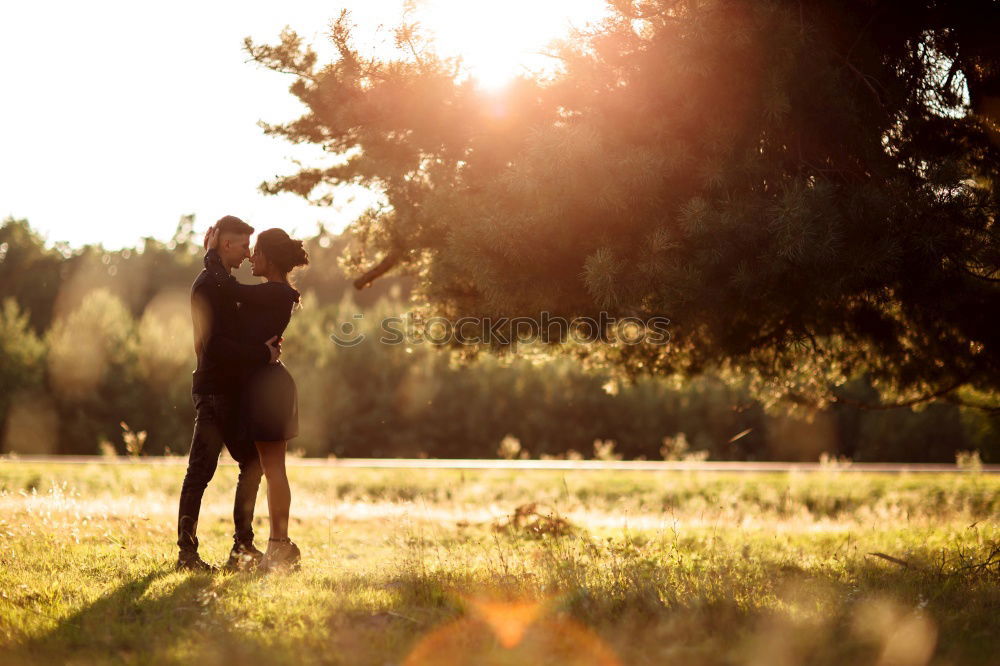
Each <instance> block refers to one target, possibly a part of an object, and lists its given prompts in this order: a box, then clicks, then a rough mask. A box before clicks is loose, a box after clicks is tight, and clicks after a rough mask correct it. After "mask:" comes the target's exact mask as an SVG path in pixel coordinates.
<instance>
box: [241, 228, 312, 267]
mask: <svg viewBox="0 0 1000 666" xmlns="http://www.w3.org/2000/svg"><path fill="white" fill-rule="evenodd" d="M250 263H251V264H252V265H253V274H254V275H259V276H263V275H267V274H269V273H271V272H277V273H280V274H281V275H288V273H289V272H290V271H291V270H292V269H293V268H296V267H298V266H305V265H307V264H308V263H309V254H308V253H307V252H306V251H305V249H304V248H303V247H302V241H300V240H295V239H294V238H289V236H288V234H286V233H285V232H284V231H283V230H282V229H267V230H266V231H262V232H260V235H259V236H257V243H256V244H255V245H254V248H253V256H251V257H250Z"/></svg>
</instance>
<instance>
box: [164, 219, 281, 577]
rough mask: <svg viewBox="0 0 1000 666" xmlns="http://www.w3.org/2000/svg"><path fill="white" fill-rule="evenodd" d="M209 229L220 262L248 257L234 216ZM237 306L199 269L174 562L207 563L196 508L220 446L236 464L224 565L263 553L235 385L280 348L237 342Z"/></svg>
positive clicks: (251, 459) (234, 264)
mask: <svg viewBox="0 0 1000 666" xmlns="http://www.w3.org/2000/svg"><path fill="white" fill-rule="evenodd" d="M215 228H216V229H218V232H219V244H218V252H219V255H220V257H221V258H222V262H223V264H224V265H225V266H226V268H228V269H230V270H232V269H234V268H238V267H239V265H240V264H242V263H243V260H244V259H247V258H249V256H250V234H252V233H253V227H251V226H250V225H249V224H247V223H246V222H244V221H243V220H241V219H239V218H238V217H233V216H231V215H227V216H226V217H223V218H222V219H220V220H219V221H218V222H217V223H216V225H215ZM238 307H239V306H238V304H237V303H236V302H235V301H234V300H233V299H232V298H227V297H226V296H225V294H224V293H223V292H222V290H221V289H220V288H219V287H218V286H217V285H216V283H215V281H213V280H212V279H211V278H209V276H208V274H207V272H206V271H202V272H201V274H200V275H199V276H198V277H197V279H195V281H194V284H193V285H192V286H191V318H192V320H193V323H194V348H195V354H196V355H197V357H198V366H197V369H196V370H195V371H194V376H193V383H192V388H191V397H192V400H193V401H194V407H195V421H194V434H193V435H192V437H191V452H190V454H189V455H188V467H187V472H186V473H185V475H184V483H183V485H182V486H181V496H180V507H179V510H178V519H177V546H178V547H179V548H180V554H179V556H178V558H177V567H178V568H179V569H192V570H199V571H211V570H213V569H214V567H213V566H212V565H210V564H208V563H207V562H205V561H204V560H202V559H201V557H200V556H199V555H198V537H197V528H198V514H199V513H200V510H201V499H202V496H203V495H204V494H205V488H207V487H208V482H209V481H211V480H212V477H213V476H214V475H215V469H216V467H217V465H218V462H219V454H220V453H222V447H223V445H224V446H225V447H226V448H227V449H229V453H230V454H231V455H232V457H233V458H234V459H235V460H236V462H237V463H239V468H240V475H239V480H238V482H237V484H236V500H235V503H234V505H233V523H234V524H235V528H236V529H235V535H234V537H233V540H234V544H233V549H232V551H231V552H230V557H229V561H228V562H227V564H226V566H227V567H228V568H242V567H243V566H245V565H248V564H253V563H255V562H256V561H259V559H260V557H261V556H262V553H261V552H260V551H259V550H257V549H256V548H255V547H254V545H253V511H254V505H255V504H256V502H257V489H258V487H259V486H260V478H261V473H262V472H261V466H260V460H259V458H258V455H257V450H256V448H255V446H254V443H253V441H251V440H250V438H249V436H248V433H247V432H246V428H245V427H244V424H243V419H242V418H241V416H240V410H239V404H240V387H241V385H242V383H243V380H244V376H245V374H246V368H248V367H250V366H253V365H255V364H259V363H262V362H267V361H269V362H272V363H274V362H276V361H277V360H278V357H279V356H280V355H281V351H280V349H279V348H278V343H279V342H280V341H278V340H276V339H275V338H271V339H270V340H268V341H267V343H265V344H264V345H246V344H241V343H239V342H237V341H236V339H237V336H236V334H235V331H234V327H235V325H236V312H237V308H238Z"/></svg>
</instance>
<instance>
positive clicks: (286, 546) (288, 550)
mask: <svg viewBox="0 0 1000 666" xmlns="http://www.w3.org/2000/svg"><path fill="white" fill-rule="evenodd" d="M301 559H302V553H300V552H299V547H298V546H296V545H295V544H294V543H292V540H291V539H269V540H268V544H267V552H266V553H264V559H263V560H261V562H260V570H261V571H263V572H265V573H266V572H269V571H298V569H299V561H300V560H301Z"/></svg>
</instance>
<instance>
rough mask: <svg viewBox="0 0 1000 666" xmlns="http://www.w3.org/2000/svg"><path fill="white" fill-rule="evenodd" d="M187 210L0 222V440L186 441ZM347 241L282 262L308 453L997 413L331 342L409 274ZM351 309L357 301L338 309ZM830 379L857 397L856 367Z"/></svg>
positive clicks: (847, 442)
mask: <svg viewBox="0 0 1000 666" xmlns="http://www.w3.org/2000/svg"><path fill="white" fill-rule="evenodd" d="M199 222H201V223H202V224H201V226H204V223H205V221H199ZM255 222H256V223H257V225H258V227H259V229H258V230H260V229H262V228H264V227H265V226H266V225H262V224H261V222H260V221H255ZM194 227H195V220H194V219H193V217H191V216H187V217H182V218H181V219H180V222H179V224H178V227H177V232H176V234H175V235H174V237H173V239H171V240H170V241H169V242H162V241H159V240H156V239H153V238H147V239H145V241H144V244H143V245H142V246H141V247H135V248H126V249H121V250H115V251H109V250H105V249H103V248H102V247H100V246H84V247H80V248H72V247H69V246H68V245H65V244H59V243H56V244H54V245H52V244H49V243H46V242H45V241H44V239H43V238H41V236H40V235H39V234H37V233H36V232H34V231H33V230H32V228H31V226H30V224H29V222H28V221H27V220H19V219H7V220H6V221H4V222H3V224H2V227H0V297H2V301H3V303H2V309H0V423H2V424H3V430H2V433H3V439H2V449H0V450H2V451H3V452H4V453H8V452H20V453H61V454H94V453H98V452H102V451H103V452H105V453H107V452H110V451H111V450H112V448H113V449H114V451H116V452H118V453H121V454H124V453H126V452H127V448H128V446H129V445H130V444H131V447H132V449H133V451H135V450H136V447H137V446H138V445H139V444H141V452H142V453H143V454H150V455H157V454H163V453H165V452H167V453H169V452H173V453H183V452H185V451H186V450H187V448H188V445H189V442H190V436H191V423H192V419H193V415H194V414H193V409H192V405H191V398H190V382H191V371H192V369H193V363H194V353H193V350H192V337H191V330H190V326H191V324H190V311H189V301H188V298H189V292H188V290H189V287H190V284H191V282H192V281H193V279H194V277H195V276H196V275H197V273H198V271H199V270H200V260H201V253H202V251H201V247H200V240H201V239H200V236H196V234H195V232H194ZM348 242H350V241H349V238H348V237H347V236H344V235H336V234H331V233H328V232H325V231H322V230H321V231H320V233H319V234H317V235H316V236H315V237H313V238H310V239H309V240H308V251H309V253H310V257H311V265H310V266H309V267H308V268H307V269H305V270H303V271H302V272H301V273H299V274H298V277H297V286H298V288H299V289H300V290H301V291H302V292H303V293H304V294H305V298H304V304H303V307H302V309H301V310H299V311H298V312H297V313H296V315H295V316H294V317H293V320H292V323H291V325H290V327H289V329H288V331H287V332H286V334H285V343H284V347H283V361H284V362H285V363H286V365H288V367H289V368H290V370H291V371H292V372H293V373H294V375H295V377H296V381H297V382H298V385H299V391H300V410H301V422H302V427H303V430H302V435H301V436H300V437H299V438H298V439H297V440H295V442H294V447H295V448H298V449H300V450H301V451H302V452H304V453H305V454H306V455H308V456H328V455H335V456H338V457H347V456H350V457H382V456H387V457H391V456H405V457H417V456H429V457H485V458H492V457H497V456H500V455H505V456H509V457H515V456H523V457H528V456H530V457H535V458H537V457H540V456H570V457H573V456H576V455H582V456H584V457H595V456H596V457H613V456H622V457H624V458H625V459H635V458H646V459H651V460H658V459H662V458H684V457H691V456H694V457H696V458H698V457H703V456H707V457H708V458H709V459H712V460H728V459H734V460H812V461H815V460H817V459H818V458H819V457H820V456H821V455H823V454H826V455H828V456H831V457H834V458H836V457H847V458H851V459H853V460H855V461H942V462H951V461H953V460H955V457H956V453H957V452H960V451H974V450H978V451H979V452H980V455H981V457H982V460H983V461H984V462H996V461H998V460H1000V415H997V414H995V413H993V414H991V413H989V412H984V411H980V410H976V409H972V408H967V407H960V406H957V405H954V404H950V403H944V402H932V403H930V404H924V405H920V406H919V407H917V408H915V409H909V408H901V409H899V408H897V409H888V410H863V409H857V408H855V407H851V406H849V405H845V404H837V405H834V406H832V407H829V408H827V409H824V410H821V411H819V412H817V413H815V415H814V416H813V417H812V418H811V419H807V418H802V417H801V416H800V415H798V414H796V415H794V416H791V415H788V414H785V413H782V411H781V410H782V409H783V408H782V407H780V406H779V405H765V404H762V402H760V401H759V400H757V399H755V398H754V395H753V394H752V392H751V391H750V390H749V388H748V387H747V386H745V385H743V384H742V383H740V382H734V381H732V380H731V379H730V380H728V381H723V380H722V379H720V378H719V377H716V376H713V375H706V376H702V377H700V378H696V379H694V380H691V381H688V382H684V383H676V382H671V381H668V380H665V379H652V378H641V379H639V380H638V381H637V382H636V383H635V384H634V385H628V384H617V383H616V382H613V381H609V376H608V375H607V374H606V373H603V372H600V371H588V370H587V369H585V368H584V367H582V366H581V364H580V363H578V362H577V361H575V360H574V359H572V358H570V357H556V358H555V359H552V360H548V361H546V362H539V361H538V359H535V358H532V357H530V356H529V357H507V358H497V357H494V356H490V355H483V356H482V357H481V358H480V359H479V360H478V361H476V362H474V363H471V364H461V363H456V362H454V360H453V359H452V358H451V356H450V354H449V352H448V351H446V350H443V349H435V348H434V347H433V345H432V344H430V343H427V342H424V343H413V344H403V345H385V344H381V343H379V342H378V341H377V340H376V339H374V337H375V336H369V338H368V339H367V340H366V341H365V342H363V343H361V344H359V345H358V346H355V347H339V346H337V345H335V344H334V343H333V342H332V341H331V340H330V339H329V335H330V333H331V332H333V331H334V330H335V327H336V326H337V325H339V324H340V323H341V322H345V321H355V322H358V321H360V326H361V329H362V330H363V331H364V330H366V329H368V330H369V331H377V322H378V321H379V320H380V318H382V317H385V316H394V315H397V316H398V315H403V314H404V313H406V312H407V311H408V310H409V308H410V306H409V303H408V298H409V295H410V291H411V287H412V283H411V282H410V281H409V279H408V278H405V277H395V276H393V275H389V276H386V277H384V278H382V279H380V280H378V281H376V282H375V283H374V284H373V286H372V287H370V288H368V289H365V290H362V291H357V290H355V289H354V287H353V286H352V285H351V278H353V277H355V276H347V275H345V273H344V271H343V270H342V268H341V267H340V264H339V263H338V257H339V256H340V255H341V253H342V250H343V249H344V246H345V244H347V243H348ZM248 268H249V267H248V266H247V265H244V266H243V267H242V268H241V269H240V272H239V276H240V278H241V279H242V280H243V281H245V282H249V281H252V280H253V279H254V278H251V277H250V276H249V271H248ZM358 313H362V314H364V318H363V319H361V320H356V319H353V316H354V315H355V314H358ZM838 391H840V394H841V395H843V396H845V397H848V398H854V399H856V400H859V401H860V400H865V401H870V400H872V399H873V398H874V392H873V391H872V389H871V387H870V386H869V385H867V384H866V383H865V382H864V381H858V380H856V381H853V382H850V383H848V384H847V385H846V386H844V387H841V388H840V389H838ZM142 433H145V435H143V434H142ZM143 437H145V439H144V440H143ZM502 443H503V445H502ZM518 446H519V447H520V448H518Z"/></svg>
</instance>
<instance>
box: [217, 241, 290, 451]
mask: <svg viewBox="0 0 1000 666" xmlns="http://www.w3.org/2000/svg"><path fill="white" fill-rule="evenodd" d="M205 270H206V271H208V273H209V275H210V276H211V277H212V279H213V280H214V281H215V282H216V284H218V285H219V286H220V287H221V288H222V289H223V291H224V293H226V294H227V295H230V296H232V297H233V298H234V299H235V300H236V301H237V303H238V304H239V307H238V308H237V315H236V316H237V326H236V327H235V328H236V330H237V331H238V335H239V338H238V341H239V342H243V343H245V344H251V345H257V344H260V345H263V344H264V343H265V342H267V341H268V340H270V339H271V338H272V337H274V336H278V337H281V335H282V334H283V333H284V332H285V327H286V326H288V322H289V320H290V319H291V317H292V310H293V309H294V308H295V305H296V304H297V303H298V302H299V292H298V291H296V290H295V289H294V288H293V287H292V286H291V285H289V284H287V283H285V282H262V283H260V284H242V283H240V282H239V280H237V279H236V278H234V277H233V276H232V275H230V274H229V271H228V270H226V268H225V267H224V266H223V265H222V259H221V258H220V257H219V254H218V253H217V252H216V251H214V250H209V251H208V252H207V253H206V254H205ZM246 370H247V372H246V380H245V384H244V390H243V392H242V395H241V399H240V403H241V411H242V414H243V417H244V418H243V421H244V424H245V425H246V429H247V435H248V436H249V437H250V438H251V439H253V440H254V441H255V442H274V441H279V440H289V439H292V438H293V437H295V436H296V435H298V434H299V408H298V392H297V390H296V387H295V379H293V378H292V375H291V373H290V372H288V368H286V367H285V365H284V364H283V363H281V362H280V361H278V362H277V363H267V362H262V363H258V364H255V365H252V366H251V367H249V368H247V369H246Z"/></svg>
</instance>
